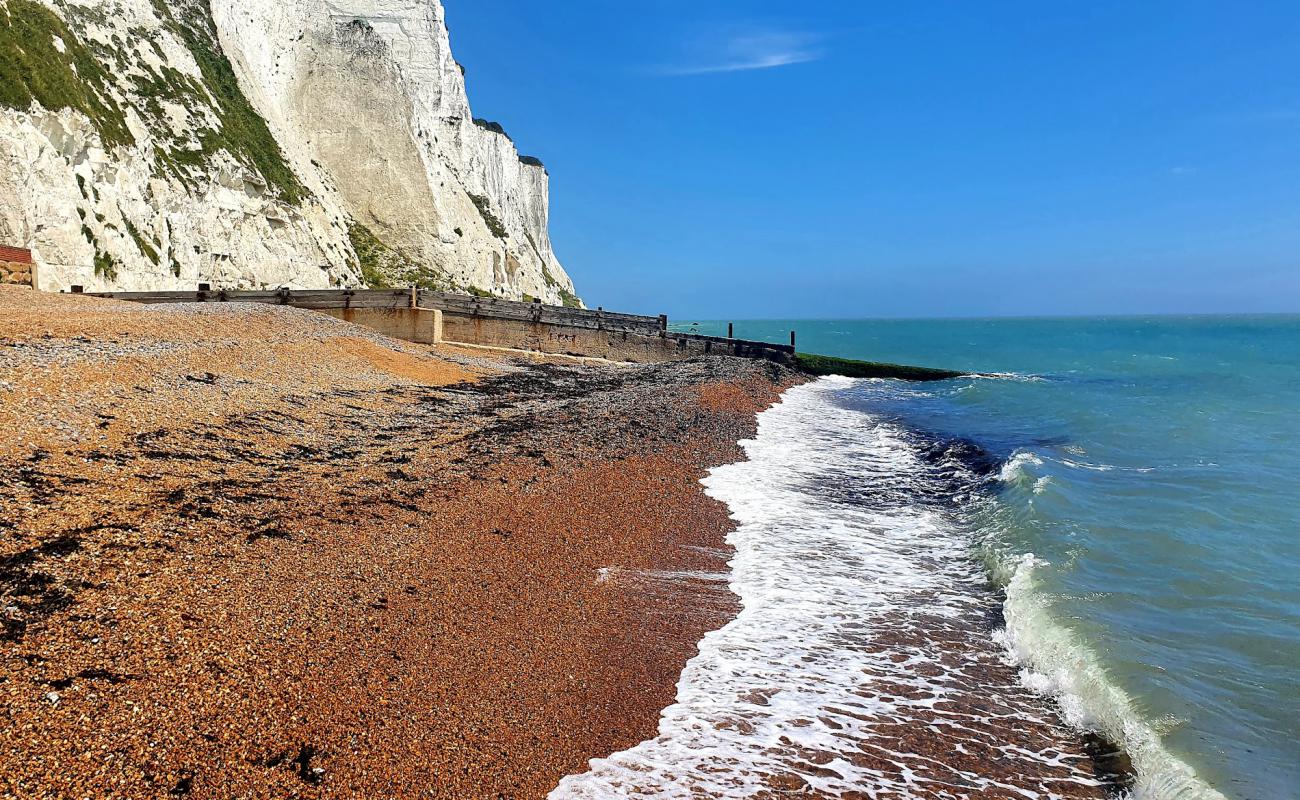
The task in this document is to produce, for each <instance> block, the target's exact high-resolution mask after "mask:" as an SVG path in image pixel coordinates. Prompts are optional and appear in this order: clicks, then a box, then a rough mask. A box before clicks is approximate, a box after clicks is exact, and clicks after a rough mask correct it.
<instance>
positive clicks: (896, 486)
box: [550, 378, 1098, 800]
mask: <svg viewBox="0 0 1300 800" xmlns="http://www.w3.org/2000/svg"><path fill="white" fill-rule="evenodd" d="M852 384H853V382H852V381H849V380H848V379H841V378H830V379H824V380H822V381H819V382H817V383H815V384H812V385H808V386H802V387H798V388H795V389H792V390H791V391H790V392H788V393H787V395H786V397H785V398H784V400H783V401H782V402H781V403H780V404H778V405H777V406H775V407H773V408H772V409H770V410H768V411H767V412H765V413H763V414H762V415H760V417H759V434H758V437H757V439H756V440H754V441H749V442H744V443H743V446H744V448H745V451H746V453H747V454H748V456H749V461H747V462H744V463H740V464H733V465H730V466H726V467H721V468H719V469H717V470H714V471H713V472H712V473H711V475H710V476H709V477H708V478H707V479H706V480H705V485H706V487H707V490H708V492H709V494H710V495H712V496H714V497H716V498H719V499H722V500H724V501H725V502H727V504H728V505H729V507H730V509H731V512H732V515H733V517H734V518H735V520H736V521H737V523H738V527H737V529H736V531H735V532H734V533H733V534H732V535H731V537H730V541H731V543H732V545H733V546H734V547H735V549H736V554H735V557H734V559H733V560H732V562H731V588H732V590H733V591H734V592H735V593H736V594H737V595H738V596H739V597H740V600H741V603H742V610H741V612H740V614H739V615H738V616H737V617H736V618H735V619H734V620H733V621H731V622H730V623H728V624H727V625H725V626H724V627H723V628H721V629H719V630H717V631H714V632H712V633H709V634H707V635H706V636H705V637H704V639H703V641H702V642H701V643H700V652H699V654H698V655H697V656H696V657H695V658H693V659H691V661H690V662H689V663H688V664H687V665H686V668H685V669H684V670H683V672H682V675H681V679H680V682H679V683H678V687H677V698H676V702H675V704H674V705H672V706H670V707H669V708H667V709H665V710H664V711H663V714H662V717H661V720H660V725H659V732H658V735H657V736H656V737H655V738H653V739H650V740H648V741H645V742H643V743H641V744H640V745H637V746H635V747H633V748H631V749H630V750H626V751H624V752H621V753H616V754H614V755H611V756H609V757H608V758H603V759H596V760H593V761H592V762H591V764H590V770H589V771H588V772H587V773H585V774H582V775H576V776H571V777H568V778H566V779H564V780H563V781H562V782H561V783H560V785H559V786H558V787H557V788H556V789H555V790H554V791H553V792H552V793H551V795H550V797H551V798H552V800H567V799H568V798H607V797H651V796H654V797H693V798H694V797H748V796H751V795H754V794H757V793H760V792H763V791H771V790H773V789H779V788H783V787H784V788H786V789H792V790H795V791H812V792H817V793H821V794H826V795H832V796H834V795H838V794H841V793H846V792H857V793H860V794H859V795H857V796H862V793H865V795H866V796H871V797H876V796H881V797H957V796H966V795H968V794H981V793H983V794H982V795H981V796H1002V797H1008V798H1010V797H1027V798H1030V797H1032V798H1043V799H1044V800H1047V799H1048V798H1052V797H1060V796H1063V795H1068V794H1071V793H1072V792H1071V789H1074V790H1075V791H1077V790H1078V788H1079V787H1080V786H1096V785H1098V784H1097V782H1096V780H1095V779H1094V778H1093V777H1092V774H1091V771H1090V768H1089V765H1088V764H1087V763H1086V761H1085V760H1084V759H1083V758H1081V757H1080V755H1079V754H1078V753H1077V752H1071V751H1070V749H1069V748H1070V744H1069V741H1070V739H1071V737H1070V736H1069V734H1068V732H1067V731H1066V730H1065V729H1064V728H1063V727H1062V726H1060V725H1059V723H1057V722H1055V721H1054V715H1053V714H1052V713H1051V711H1050V708H1049V707H1048V706H1047V704H1045V703H1044V702H1043V701H1041V700H1039V699H1038V698H1036V697H1035V696H1034V695H1033V694H1032V693H1031V692H1029V691H1027V690H1025V689H1023V688H1022V687H1019V686H1016V685H1015V681H1014V673H1012V672H1011V671H1009V670H1008V668H1007V667H1006V665H1005V664H1004V663H1003V661H1002V659H1004V657H1005V656H1004V654H1003V653H1002V651H1001V650H1000V649H999V648H998V647H996V646H995V645H994V643H993V642H992V641H991V640H990V639H989V638H988V637H987V636H981V635H980V634H979V632H978V631H979V627H980V625H981V624H983V620H986V619H987V618H988V616H989V613H990V611H991V610H992V609H993V608H996V601H995V600H993V599H992V598H991V596H990V594H989V593H988V592H987V591H986V590H985V589H984V586H985V580H986V579H985V577H984V575H983V573H982V570H981V569H980V568H979V567H978V566H977V565H976V564H975V563H974V561H973V560H972V559H971V558H970V546H969V541H968V539H967V538H966V535H965V534H964V533H963V532H962V531H961V530H960V529H959V528H958V526H957V525H956V524H955V523H954V521H953V520H952V519H951V518H950V516H949V515H948V513H947V512H945V511H944V510H943V509H942V508H941V507H938V506H936V505H935V504H934V503H927V502H916V501H915V500H916V498H917V497H918V496H920V495H922V494H924V492H921V491H919V488H921V487H912V486H910V485H909V482H911V481H917V482H922V481H927V480H928V481H934V480H936V478H935V475H936V474H937V472H938V470H939V468H938V467H936V466H935V465H934V464H932V463H928V462H926V461H925V460H924V459H923V458H922V457H921V456H920V455H919V454H918V451H917V450H916V449H914V448H912V447H909V446H908V444H907V442H906V441H905V440H904V438H903V437H904V433H903V432H902V431H900V430H898V429H896V428H892V427H890V426H889V425H886V424H884V423H882V422H880V421H879V420H875V419H873V418H871V417H870V416H868V415H866V414H864V413H862V412H860V411H857V410H853V409H850V408H847V407H844V406H842V405H840V404H839V403H837V402H836V393H837V392H839V391H840V390H843V389H846V388H848V387H850V386H852ZM944 468H945V469H946V468H947V467H946V466H945V467H944ZM925 488H928V491H929V495H928V496H933V495H934V494H935V492H934V488H933V486H928V487H925ZM972 629H974V630H975V631H976V632H975V633H974V634H972ZM990 675H993V676H996V680H995V681H992V682H991V681H990V680H989V679H988V676H990Z"/></svg>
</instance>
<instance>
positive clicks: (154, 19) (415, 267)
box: [0, 0, 579, 305]
mask: <svg viewBox="0 0 1300 800" xmlns="http://www.w3.org/2000/svg"><path fill="white" fill-rule="evenodd" d="M19 15H21V19H22V21H23V23H24V25H23V30H24V31H27V32H25V33H23V34H22V35H23V36H24V40H25V42H26V43H25V44H24V45H23V47H22V50H23V51H24V54H25V57H28V58H29V59H30V61H31V63H29V64H25V65H16V66H15V71H14V72H12V73H10V74H11V75H14V74H16V75H20V76H21V75H23V74H30V73H31V72H35V71H37V70H40V71H42V72H45V73H48V74H55V75H57V76H62V78H64V79H65V80H64V81H63V82H62V83H60V82H59V81H51V82H47V83H49V84H50V85H53V86H55V87H58V88H56V89H50V88H48V86H45V87H28V86H24V85H23V81H22V79H21V78H19V79H17V80H9V81H8V86H7V87H6V88H5V90H4V91H3V92H0V100H3V101H5V105H8V106H10V107H11V108H10V110H6V112H5V113H4V114H0V243H3V244H12V245H16V246H19V247H28V248H30V249H31V250H32V251H33V255H34V257H35V259H36V261H37V276H38V281H39V284H40V288H42V289H46V290H50V291H57V290H60V289H65V288H67V287H69V286H71V285H82V286H84V287H86V289H87V291H95V290H104V291H109V290H162V289H189V288H193V287H194V286H195V285H196V284H197V283H199V282H207V283H212V284H213V285H216V286H223V287H228V288H264V287H279V286H289V287H293V288H323V287H329V286H345V285H346V286H357V285H362V284H363V283H369V284H371V285H393V286H405V285H410V284H413V283H418V284H420V285H424V286H427V287H429V288H438V289H447V290H453V291H457V290H459V291H475V292H489V293H491V294H494V295H496V296H500V297H507V298H512V299H522V298H525V297H536V298H539V299H541V300H543V301H544V302H548V303H554V304H562V303H564V304H570V305H572V304H576V303H578V302H579V301H578V300H577V298H576V296H575V295H574V288H573V283H572V281H571V280H570V279H569V277H568V275H567V274H566V273H565V271H564V269H563V268H562V267H561V266H560V264H559V262H558V260H557V259H556V257H555V254H554V252H553V251H552V249H551V243H550V237H549V234H548V230H547V228H548V207H549V176H548V175H547V172H546V170H545V168H544V167H543V166H541V164H540V162H538V161H537V160H536V159H526V158H521V156H520V154H519V152H518V151H517V150H516V148H515V146H514V144H513V142H511V140H510V139H509V138H508V137H507V136H506V135H505V134H504V132H503V131H501V130H500V128H499V126H494V125H491V124H487V123H483V122H481V121H479V122H476V121H475V120H474V118H473V116H472V114H471V111H470V107H469V101H468V99H467V96H466V92H465V81H464V76H463V72H462V70H461V68H460V65H459V64H458V63H457V62H456V60H455V59H454V57H453V56H452V53H451V47H450V41H449V37H448V33H447V27H446V23H445V18H444V12H443V9H442V6H441V4H440V3H439V2H438V1H437V0H335V1H334V2H330V1H329V0H252V1H250V0H39V2H37V1H36V0H0V46H3V45H4V38H5V37H6V36H8V37H13V36H17V35H19V34H18V32H17V28H16V26H15V22H16V20H17V19H18V18H19ZM32 28H35V29H37V30H38V31H43V32H45V33H47V34H48V39H49V42H48V45H47V44H46V43H45V42H42V41H39V40H40V39H43V38H45V36H35V37H33V36H32V35H31V34H30V32H29V31H30V30H31V29H32ZM31 39H37V40H38V41H36V42H30V41H29V40H31ZM33 45H35V46H33ZM45 48H48V49H45ZM24 67H25V68H26V70H27V72H26V73H24V72H23V69H24ZM7 77H8V76H6V78H7Z"/></svg>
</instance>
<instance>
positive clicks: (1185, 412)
mask: <svg viewBox="0 0 1300 800" xmlns="http://www.w3.org/2000/svg"><path fill="white" fill-rule="evenodd" d="M674 327H675V328H677V329H680V330H689V329H692V328H695V329H698V330H699V332H701V333H706V334H715V335H725V333H726V323H725V322H702V323H696V324H695V325H690V324H678V325H676V326H674ZM791 329H794V330H797V331H798V344H799V349H800V350H802V351H806V352H816V353H824V354H828V355H836V356H843V357H848V358H860V359H868V360H876V361H891V362H897V363H904V364H917V365H924V366H934V367H945V368H952V369H959V370H969V371H971V372H972V373H981V374H983V375H984V376H985V377H971V378H962V379H957V380H951V381H944V382H940V383H934V384H903V383H896V382H887V381H858V382H851V383H841V384H836V385H835V386H834V387H833V388H834V392H835V396H836V398H837V399H836V402H837V403H839V404H840V405H841V406H843V407H846V408H851V409H855V410H857V411H860V412H861V413H863V414H865V415H870V416H871V417H873V418H876V419H885V420H889V421H890V422H891V423H894V424H897V425H900V426H905V427H906V428H908V429H910V430H913V431H918V432H922V433H924V434H925V435H927V436H932V437H940V438H944V439H949V440H961V441H968V442H971V443H973V444H974V445H976V446H978V447H979V448H981V449H982V450H983V451H986V452H987V453H989V454H990V455H992V456H993V457H995V458H996V459H997V464H998V465H999V466H998V467H997V468H996V469H995V470H994V472H993V475H994V478H995V480H994V481H993V487H992V488H991V490H990V491H987V492H984V493H981V494H978V495H972V499H971V500H970V502H969V504H968V507H967V508H966V509H965V511H964V513H963V515H962V520H963V524H964V525H965V526H967V530H968V532H969V542H970V557H971V558H972V559H975V560H977V561H978V562H980V563H981V564H982V565H983V566H984V568H985V570H986V573H987V575H988V577H989V580H990V582H991V583H992V584H993V585H994V586H996V587H997V588H998V589H999V590H1000V591H1002V592H1004V593H1005V603H1004V614H1005V617H1006V631H1005V638H1006V641H1005V644H1006V646H1007V648H1008V651H1009V653H1010V654H1012V655H1013V656H1014V657H1015V658H1017V659H1018V660H1019V661H1020V663H1021V664H1022V665H1023V672H1022V676H1023V679H1024V680H1025V681H1026V682H1027V683H1029V684H1031V685H1032V687H1033V688H1035V689H1036V690H1038V691H1041V692H1044V693H1048V694H1051V695H1053V696H1054V697H1055V698H1057V700H1058V702H1059V703H1060V707H1061V709H1062V711H1063V712H1064V715H1065V717H1066V718H1067V719H1068V720H1069V721H1071V722H1073V723H1074V724H1076V725H1079V726H1081V727H1090V728H1094V729H1098V730H1101V731H1103V732H1105V733H1106V734H1108V736H1109V737H1110V738H1111V739H1114V740H1119V741H1121V742H1123V743H1124V744H1125V745H1126V747H1127V749H1128V750H1129V752H1130V754H1131V755H1132V757H1133V760H1134V763H1135V766H1136V769H1137V771H1138V774H1139V789H1138V794H1139V796H1144V797H1149V798H1157V799H1160V798H1174V797H1177V798H1198V797H1206V798H1213V797H1216V796H1218V795H1222V796H1224V797H1228V798H1234V800H1282V799H1284V798H1295V797H1300V317H1297V316H1258V317H1247V316H1240V317H1230V316H1225V317H1150V318H1118V317H1117V318H1093V319H996V320H995V319H990V320H940V321H934V320H927V321H914V320H889V321H806V320H801V321H763V322H746V321H737V322H736V335H737V336H739V337H743V338H751V339H765V340H769V341H774V342H786V341H788V340H789V331H790V330H791ZM864 480H865V478H864Z"/></svg>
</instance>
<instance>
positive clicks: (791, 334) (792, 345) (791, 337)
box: [790, 331, 794, 347]
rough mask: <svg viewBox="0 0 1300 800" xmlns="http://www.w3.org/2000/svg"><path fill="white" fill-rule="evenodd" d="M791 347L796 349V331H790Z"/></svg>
mask: <svg viewBox="0 0 1300 800" xmlns="http://www.w3.org/2000/svg"><path fill="white" fill-rule="evenodd" d="M790 346H791V347H794V331H790Z"/></svg>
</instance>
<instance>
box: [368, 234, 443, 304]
mask: <svg viewBox="0 0 1300 800" xmlns="http://www.w3.org/2000/svg"><path fill="white" fill-rule="evenodd" d="M348 238H349V239H350V240H351V241H352V249H353V250H355V251H356V253H357V265H356V266H357V267H358V269H359V270H360V272H361V279H362V280H363V281H365V284H366V286H368V287H370V288H371V289H399V288H406V287H409V286H416V287H418V288H420V289H430V290H432V291H437V292H450V291H455V290H456V288H457V287H456V285H455V284H454V283H453V282H452V280H451V279H450V278H449V277H448V276H447V275H446V274H445V273H443V272H441V271H438V270H436V269H432V268H430V267H426V266H423V265H421V264H419V263H417V262H415V261H413V260H411V259H410V258H407V257H406V255H405V254H404V253H402V252H401V251H400V250H396V249H394V248H392V247H389V246H388V245H386V244H384V242H383V241H382V240H381V239H380V238H379V237H378V236H376V235H375V234H374V232H373V231H371V230H370V229H369V228H367V227H366V226H365V225H362V224H361V223H359V222H353V223H352V224H350V225H348Z"/></svg>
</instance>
